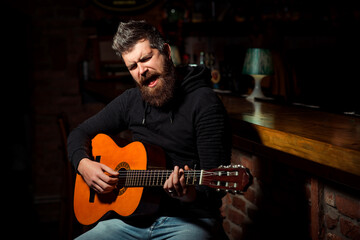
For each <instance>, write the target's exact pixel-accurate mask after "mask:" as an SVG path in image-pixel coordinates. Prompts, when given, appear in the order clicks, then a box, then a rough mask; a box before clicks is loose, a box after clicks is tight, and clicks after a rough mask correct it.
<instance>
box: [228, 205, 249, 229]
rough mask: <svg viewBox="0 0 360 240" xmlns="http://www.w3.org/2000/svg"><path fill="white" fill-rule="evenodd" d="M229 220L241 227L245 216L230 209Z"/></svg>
mask: <svg viewBox="0 0 360 240" xmlns="http://www.w3.org/2000/svg"><path fill="white" fill-rule="evenodd" d="M228 218H229V220H230V221H231V222H232V223H234V224H236V225H241V224H242V223H243V222H244V219H245V216H244V215H242V214H241V213H240V212H239V211H237V210H234V209H232V208H229V209H228Z"/></svg>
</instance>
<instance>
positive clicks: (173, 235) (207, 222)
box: [77, 217, 227, 240]
mask: <svg viewBox="0 0 360 240" xmlns="http://www.w3.org/2000/svg"><path fill="white" fill-rule="evenodd" d="M219 233H221V234H223V235H221V236H219ZM85 239H86V240H91V239H94V240H101V239H104V240H105V239H106V240H115V239H116V240H119V239H121V240H123V239H125V240H128V239H136V240H137V239H171V240H183V239H186V240H192V239H193V240H202V239H227V237H226V235H225V233H224V232H223V229H222V226H221V223H220V222H219V221H217V220H216V219H213V218H200V219H191V218H178V217H159V218H158V219H156V220H155V222H154V223H153V224H152V225H151V226H149V227H134V226H132V225H129V224H127V223H125V222H123V221H122V220H120V219H109V220H104V221H101V222H99V223H98V224H97V225H96V226H95V227H94V228H93V229H91V230H89V231H88V232H86V233H84V234H83V235H81V236H79V237H78V238H77V240H85Z"/></svg>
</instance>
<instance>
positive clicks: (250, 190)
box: [244, 187, 258, 205]
mask: <svg viewBox="0 0 360 240" xmlns="http://www.w3.org/2000/svg"><path fill="white" fill-rule="evenodd" d="M244 197H245V198H246V199H247V200H248V201H250V202H252V203H253V204H255V205H258V204H257V197H256V192H255V190H254V189H253V188H252V187H249V188H248V190H247V191H246V192H244Z"/></svg>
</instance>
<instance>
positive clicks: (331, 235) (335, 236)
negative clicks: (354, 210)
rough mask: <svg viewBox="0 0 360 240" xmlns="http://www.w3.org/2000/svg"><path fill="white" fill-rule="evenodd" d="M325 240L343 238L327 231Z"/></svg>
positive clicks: (339, 239) (341, 239)
mask: <svg viewBox="0 0 360 240" xmlns="http://www.w3.org/2000/svg"><path fill="white" fill-rule="evenodd" d="M326 240H344V239H343V238H342V237H340V236H339V235H336V234H334V233H328V234H327V235H326Z"/></svg>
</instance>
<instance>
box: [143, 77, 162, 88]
mask: <svg viewBox="0 0 360 240" xmlns="http://www.w3.org/2000/svg"><path fill="white" fill-rule="evenodd" d="M159 77H160V75H158V74H154V75H151V76H149V77H148V78H146V79H144V80H142V81H141V85H143V86H147V87H149V88H153V87H155V86H156V84H157V83H158V81H159Z"/></svg>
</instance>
